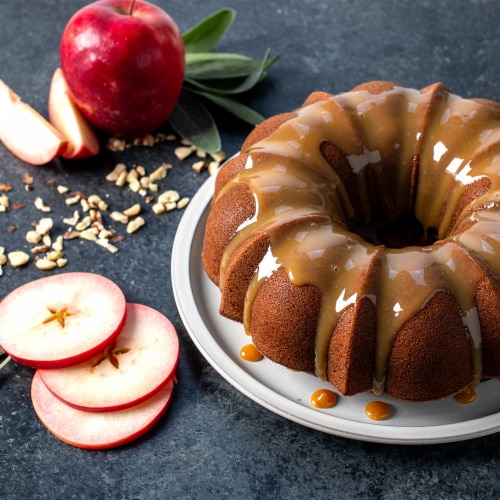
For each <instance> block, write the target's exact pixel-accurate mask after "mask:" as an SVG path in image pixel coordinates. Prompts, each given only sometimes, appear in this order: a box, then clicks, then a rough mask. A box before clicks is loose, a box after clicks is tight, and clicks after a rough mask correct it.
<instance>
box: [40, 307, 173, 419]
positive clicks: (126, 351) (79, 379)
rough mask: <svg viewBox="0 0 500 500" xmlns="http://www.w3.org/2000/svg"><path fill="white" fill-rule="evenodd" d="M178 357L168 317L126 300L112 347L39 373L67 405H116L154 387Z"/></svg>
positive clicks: (151, 391) (140, 398) (127, 402)
mask: <svg viewBox="0 0 500 500" xmlns="http://www.w3.org/2000/svg"><path fill="white" fill-rule="evenodd" d="M178 360H179V338H178V336H177V332H176V331H175V328H174V326H173V325H172V323H171V322H170V321H169V320H168V319H167V318H166V317H165V316H164V315H163V314H161V313H160V312H158V311H156V310H155V309H152V308H151V307H148V306H145V305H142V304H131V303H129V304H127V313H126V321H125V324H124V325H123V328H122V331H121V332H120V334H119V335H118V336H117V337H116V339H115V341H114V343H113V345H112V346H111V347H110V348H107V349H106V350H105V351H104V352H100V353H99V354H97V355H96V356H94V357H92V358H90V359H89V360H87V361H84V362H83V363H80V364H78V365H75V366H70V367H67V368H62V369H59V370H51V369H46V370H39V371H38V373H39V375H40V377H41V378H42V380H43V381H44V383H45V385H46V386H47V388H48V389H49V390H50V391H51V392H52V393H53V394H54V395H55V396H56V397H58V398H59V399H61V400H63V401H64V402H65V403H66V404H68V405H70V406H73V407H75V408H79V409H82V410H86V411H116V410H121V409H124V408H127V407H130V406H134V405H137V404H139V403H140V402H142V401H144V400H146V399H148V398H149V397H150V396H151V395H152V394H154V393H155V392H156V391H158V390H159V389H160V388H161V387H162V386H163V385H165V384H166V383H167V382H168V381H169V380H170V379H171V378H172V376H173V375H174V374H175V370H176V368H177V364H178ZM113 363H114V365H113Z"/></svg>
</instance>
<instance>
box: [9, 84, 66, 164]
mask: <svg viewBox="0 0 500 500" xmlns="http://www.w3.org/2000/svg"><path fill="white" fill-rule="evenodd" d="M0 141H1V142H3V144H4V145H5V147H6V148H7V149H8V150H10V151H11V152H12V153H13V154H14V155H16V156H17V157H18V158H20V159H21V160H23V161H25V162H26V163H31V164H32V165H44V164H45V163H48V162H50V161H52V160H54V159H55V158H57V157H58V156H59V155H61V153H62V152H63V151H64V150H65V148H66V143H67V141H66V139H65V138H64V136H63V135H62V134H61V133H60V132H59V131H58V130H57V129H56V128H55V127H54V126H53V125H52V124H51V123H50V122H49V121H47V120H46V119H45V118H44V117H43V116H42V115H41V114H40V113H38V111H36V110H35V109H33V108H32V107H31V106H30V105H29V104H26V103H25V102H23V101H22V100H21V98H20V97H19V96H18V95H17V94H16V93H15V92H14V91H13V90H12V89H11V88H10V87H9V86H8V85H6V84H5V83H4V82H3V81H2V80H0Z"/></svg>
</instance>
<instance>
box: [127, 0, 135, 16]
mask: <svg viewBox="0 0 500 500" xmlns="http://www.w3.org/2000/svg"><path fill="white" fill-rule="evenodd" d="M134 6H135V0H132V4H131V5H130V11H129V13H128V15H129V16H131V15H132V13H133V11H134Z"/></svg>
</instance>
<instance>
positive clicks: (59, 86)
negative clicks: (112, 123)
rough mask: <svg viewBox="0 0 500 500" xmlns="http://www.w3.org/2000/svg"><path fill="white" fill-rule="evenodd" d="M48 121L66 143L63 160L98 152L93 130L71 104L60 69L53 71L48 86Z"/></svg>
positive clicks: (73, 104) (74, 105)
mask: <svg viewBox="0 0 500 500" xmlns="http://www.w3.org/2000/svg"><path fill="white" fill-rule="evenodd" d="M49 120H50V122H51V123H52V125H54V127H56V129H57V130H59V132H61V133H62V135H63V136H64V137H65V138H66V139H67V141H68V144H67V146H66V150H65V151H64V152H63V154H62V156H63V157H64V158H68V159H72V158H87V157H89V156H94V155H96V154H97V153H98V152H99V141H98V139H97V136H96V134H95V132H94V129H93V128H92V127H91V125H90V124H89V122H88V121H87V119H86V118H85V117H84V116H83V115H82V114H81V113H80V110H79V109H78V108H77V106H76V104H75V103H74V102H73V99H72V98H71V96H70V94H69V90H68V86H67V85H66V80H65V79H64V75H63V72H62V70H61V68H57V69H56V70H55V71H54V75H53V76H52V82H51V84H50V91H49Z"/></svg>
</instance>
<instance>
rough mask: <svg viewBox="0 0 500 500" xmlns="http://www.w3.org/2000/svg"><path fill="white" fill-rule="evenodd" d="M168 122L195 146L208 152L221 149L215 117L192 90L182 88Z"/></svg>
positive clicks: (215, 151)
mask: <svg viewBox="0 0 500 500" xmlns="http://www.w3.org/2000/svg"><path fill="white" fill-rule="evenodd" d="M168 123H169V124H170V126H171V127H172V128H173V129H174V131H175V132H177V134H179V135H180V136H181V137H183V138H184V139H187V140H188V141H189V142H190V143H191V144H193V145H194V146H196V147H198V148H200V149H203V150H204V151H206V152H207V153H217V152H218V151H220V149H221V140H220V135H219V131H218V130H217V126H216V124H215V122H214V119H213V118H212V115H211V114H210V112H209V111H208V110H207V109H206V107H205V106H204V105H203V104H202V102H201V101H200V100H199V99H198V98H197V97H196V96H195V95H194V94H193V93H192V92H189V91H187V90H185V89H184V90H182V92H181V95H180V97H179V99H178V100H177V103H176V105H175V107H174V109H173V111H172V112H171V113H170V116H169V117H168Z"/></svg>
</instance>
